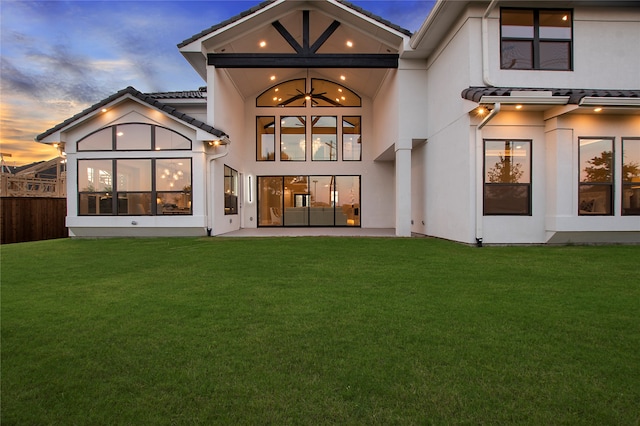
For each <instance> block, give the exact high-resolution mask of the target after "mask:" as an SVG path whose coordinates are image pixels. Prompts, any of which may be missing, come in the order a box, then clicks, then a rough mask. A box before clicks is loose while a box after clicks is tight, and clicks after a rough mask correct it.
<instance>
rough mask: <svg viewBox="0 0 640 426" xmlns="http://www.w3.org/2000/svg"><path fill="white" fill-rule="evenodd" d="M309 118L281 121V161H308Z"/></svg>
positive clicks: (293, 118)
mask: <svg viewBox="0 0 640 426" xmlns="http://www.w3.org/2000/svg"><path fill="white" fill-rule="evenodd" d="M306 123H307V118H306V117H304V116H295V117H282V118H281V119H280V160H281V161H305V160H306V159H307V139H306V138H307V125H306Z"/></svg>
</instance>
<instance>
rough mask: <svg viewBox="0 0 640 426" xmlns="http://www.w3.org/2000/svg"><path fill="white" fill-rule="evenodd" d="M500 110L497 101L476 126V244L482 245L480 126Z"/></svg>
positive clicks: (481, 148) (482, 169)
mask: <svg viewBox="0 0 640 426" xmlns="http://www.w3.org/2000/svg"><path fill="white" fill-rule="evenodd" d="M499 112H500V103H499V102H497V103H495V104H494V105H493V109H492V110H491V112H489V114H487V116H486V117H485V118H484V119H483V120H482V121H481V122H480V123H479V124H478V126H477V127H476V246H477V247H482V238H483V227H482V224H483V216H484V212H483V211H482V206H483V203H484V200H483V193H484V191H483V189H484V173H483V172H484V155H482V152H483V146H482V145H483V143H482V142H483V141H482V128H483V127H484V126H486V125H487V124H488V123H489V121H491V120H492V119H493V117H495V116H496V115H498V113H499Z"/></svg>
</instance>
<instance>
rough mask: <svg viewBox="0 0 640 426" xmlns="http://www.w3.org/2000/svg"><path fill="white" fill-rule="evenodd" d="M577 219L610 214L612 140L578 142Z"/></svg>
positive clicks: (611, 200)
mask: <svg viewBox="0 0 640 426" xmlns="http://www.w3.org/2000/svg"><path fill="white" fill-rule="evenodd" d="M578 142H579V149H580V151H579V158H580V159H579V161H580V181H579V184H578V188H579V190H578V193H579V196H578V212H579V214H580V215H612V214H613V138H580V139H579V141H578Z"/></svg>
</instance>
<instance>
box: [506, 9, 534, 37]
mask: <svg viewBox="0 0 640 426" xmlns="http://www.w3.org/2000/svg"><path fill="white" fill-rule="evenodd" d="M501 23H502V37H507V38H533V10H509V9H503V10H502V17H501Z"/></svg>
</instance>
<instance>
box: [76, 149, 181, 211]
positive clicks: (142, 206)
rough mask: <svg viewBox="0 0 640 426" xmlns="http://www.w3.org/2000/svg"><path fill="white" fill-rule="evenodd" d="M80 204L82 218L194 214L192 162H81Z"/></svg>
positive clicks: (79, 162) (114, 160) (174, 159)
mask: <svg viewBox="0 0 640 426" xmlns="http://www.w3.org/2000/svg"><path fill="white" fill-rule="evenodd" d="M114 176H115V180H114ZM78 201H79V203H78V214H79V215H81V216H97V215H175V214H187V215H188V214H192V209H191V159H190V158H162V159H160V158H158V159H100V160H78ZM154 201H155V202H154Z"/></svg>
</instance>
